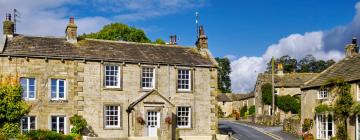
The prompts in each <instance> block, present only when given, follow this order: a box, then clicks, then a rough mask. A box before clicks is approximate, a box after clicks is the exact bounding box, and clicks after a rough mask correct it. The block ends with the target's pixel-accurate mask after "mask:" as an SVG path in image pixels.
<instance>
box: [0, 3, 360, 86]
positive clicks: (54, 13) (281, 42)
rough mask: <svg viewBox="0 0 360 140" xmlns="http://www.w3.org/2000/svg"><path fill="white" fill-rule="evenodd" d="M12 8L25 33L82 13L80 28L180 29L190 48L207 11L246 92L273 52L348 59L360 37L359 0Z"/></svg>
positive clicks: (219, 53)
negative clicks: (346, 52) (349, 48)
mask: <svg viewBox="0 0 360 140" xmlns="http://www.w3.org/2000/svg"><path fill="white" fill-rule="evenodd" d="M12 8H16V9H18V10H19V11H20V12H21V13H22V14H21V19H20V20H21V23H19V24H18V26H17V31H18V33H20V34H29V35H44V36H49V35H51V36H64V30H65V27H66V24H67V22H68V19H69V17H70V16H75V19H76V21H75V22H76V24H77V25H78V32H79V33H90V32H96V31H99V30H100V29H101V27H102V26H104V25H106V24H109V23H112V22H122V23H126V24H128V25H131V26H135V27H138V28H141V29H143V30H145V32H146V33H147V35H148V36H149V37H150V38H151V39H152V40H155V39H156V38H162V39H164V40H165V41H168V39H169V35H171V34H176V35H177V36H178V37H179V38H180V40H179V44H180V45H185V46H193V45H194V42H195V12H196V11H199V12H200V19H199V22H200V24H203V25H204V28H205V33H206V34H207V35H208V37H209V48H210V50H211V52H212V53H213V55H214V56H216V57H224V56H226V57H228V58H231V68H232V73H231V74H230V77H231V80H232V89H233V91H234V92H238V93H244V92H249V91H251V90H252V89H253V87H254V83H255V80H256V78H255V77H256V76H257V75H258V73H261V72H263V71H264V70H265V68H266V63H267V62H268V61H269V60H270V58H271V57H273V56H274V57H281V56H283V55H290V56H292V57H294V58H297V59H301V58H302V57H304V56H305V55H307V54H312V55H314V56H315V57H316V58H317V59H324V60H327V59H334V60H340V59H342V58H343V57H344V56H343V55H344V53H343V50H344V46H345V45H346V44H347V43H349V42H350V41H351V38H352V37H357V38H360V2H358V1H356V0H226V1H220V0H0V14H1V13H3V14H2V15H5V13H6V12H9V11H10V10H11V9H12ZM1 32H2V31H0V33H1Z"/></svg>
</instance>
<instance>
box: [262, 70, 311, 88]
mask: <svg viewBox="0 0 360 140" xmlns="http://www.w3.org/2000/svg"><path fill="white" fill-rule="evenodd" d="M316 75H318V73H284V74H283V75H277V74H275V75H274V82H275V87H300V86H301V85H302V84H304V83H305V82H306V81H308V80H310V79H311V78H313V77H315V76H316ZM256 83H257V84H264V83H271V74H268V73H260V74H259V75H258V78H257V82H256Z"/></svg>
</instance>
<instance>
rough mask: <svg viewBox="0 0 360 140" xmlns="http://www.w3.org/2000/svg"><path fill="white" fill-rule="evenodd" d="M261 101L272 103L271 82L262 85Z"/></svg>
mask: <svg viewBox="0 0 360 140" xmlns="http://www.w3.org/2000/svg"><path fill="white" fill-rule="evenodd" d="M261 101H262V103H263V104H265V105H271V104H272V85H271V84H270V83H266V84H264V85H262V86H261Z"/></svg>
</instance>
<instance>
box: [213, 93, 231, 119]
mask: <svg viewBox="0 0 360 140" xmlns="http://www.w3.org/2000/svg"><path fill="white" fill-rule="evenodd" d="M231 96H232V94H231V93H220V94H219V95H217V96H216V100H217V102H218V103H217V105H218V106H219V107H220V109H221V111H222V115H223V117H229V115H231V114H232V112H233V101H232V99H231Z"/></svg>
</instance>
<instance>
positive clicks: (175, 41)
mask: <svg viewBox="0 0 360 140" xmlns="http://www.w3.org/2000/svg"><path fill="white" fill-rule="evenodd" d="M173 44H174V45H176V44H177V38H176V35H173Z"/></svg>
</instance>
